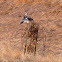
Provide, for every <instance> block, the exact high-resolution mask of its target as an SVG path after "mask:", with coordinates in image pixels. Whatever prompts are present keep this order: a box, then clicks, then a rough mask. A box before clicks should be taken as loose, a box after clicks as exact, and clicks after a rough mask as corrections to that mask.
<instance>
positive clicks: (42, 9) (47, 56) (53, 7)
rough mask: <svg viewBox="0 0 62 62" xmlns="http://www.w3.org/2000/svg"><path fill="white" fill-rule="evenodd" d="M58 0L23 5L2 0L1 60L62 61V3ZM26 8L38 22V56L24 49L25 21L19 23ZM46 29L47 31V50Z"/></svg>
mask: <svg viewBox="0 0 62 62" xmlns="http://www.w3.org/2000/svg"><path fill="white" fill-rule="evenodd" d="M50 1H52V0H49V2H50ZM56 1H57V0H55V1H54V0H53V1H52V2H53V3H51V2H50V3H51V4H50V3H46V2H45V3H43V2H44V0H43V2H42V3H43V4H41V3H34V4H33V3H32V4H24V5H21V4H19V5H17V4H16V5H15V4H13V3H10V4H8V3H9V2H12V0H10V1H6V2H4V1H3V0H1V1H0V62H62V3H61V0H60V1H59V2H56ZM7 5H8V6H7ZM26 7H27V8H26ZM26 12H28V14H29V16H30V17H32V18H33V19H34V21H35V22H36V23H38V24H39V35H38V42H37V51H36V55H35V56H34V55H33V54H32V53H30V54H28V53H26V54H25V55H24V53H23V52H24V45H25V40H26V37H24V36H23V33H24V29H25V27H26V24H23V25H20V24H19V23H20V20H21V19H22V17H23V16H24V14H25V13H26ZM43 27H44V31H42V28H43ZM43 32H44V35H46V41H45V50H44V44H43V38H44V36H43Z"/></svg>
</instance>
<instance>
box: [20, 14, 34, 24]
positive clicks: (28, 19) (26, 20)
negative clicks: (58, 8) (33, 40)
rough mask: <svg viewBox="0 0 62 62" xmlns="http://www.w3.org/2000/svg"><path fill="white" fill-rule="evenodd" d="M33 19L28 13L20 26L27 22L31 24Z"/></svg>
mask: <svg viewBox="0 0 62 62" xmlns="http://www.w3.org/2000/svg"><path fill="white" fill-rule="evenodd" d="M32 20H33V19H32V18H31V17H29V16H28V14H27V13H26V14H25V16H24V17H23V18H22V21H21V23H20V24H22V23H24V22H26V23H29V22H30V21H32Z"/></svg>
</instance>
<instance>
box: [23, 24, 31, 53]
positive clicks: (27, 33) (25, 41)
mask: <svg viewBox="0 0 62 62" xmlns="http://www.w3.org/2000/svg"><path fill="white" fill-rule="evenodd" d="M29 29H30V23H29V24H28V30H27V38H26V41H25V48H24V54H25V52H26V45H27V40H28V34H29Z"/></svg>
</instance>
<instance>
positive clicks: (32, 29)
mask: <svg viewBox="0 0 62 62" xmlns="http://www.w3.org/2000/svg"><path fill="white" fill-rule="evenodd" d="M23 23H28V27H27V38H26V42H25V49H24V54H25V52H26V49H27V52H34V54H36V44H37V38H38V28H39V25H38V23H36V22H34V20H33V18H31V17H29V16H28V14H27V13H26V14H25V15H24V17H23V18H22V20H21V22H20V24H23ZM25 31H26V30H25ZM28 37H29V38H30V43H29V42H28V43H29V45H27V40H28Z"/></svg>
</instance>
